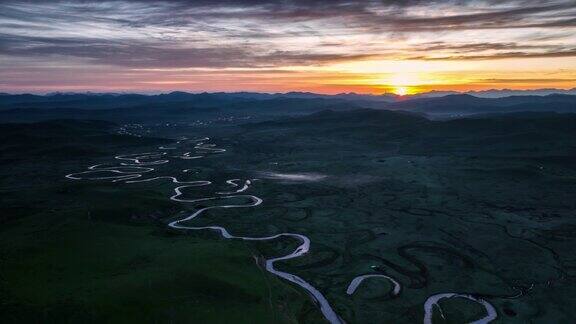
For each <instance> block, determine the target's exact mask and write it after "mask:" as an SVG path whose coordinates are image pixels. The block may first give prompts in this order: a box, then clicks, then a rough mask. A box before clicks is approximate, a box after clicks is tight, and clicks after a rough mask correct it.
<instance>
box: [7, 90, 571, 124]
mask: <svg viewBox="0 0 576 324" xmlns="http://www.w3.org/2000/svg"><path fill="white" fill-rule="evenodd" d="M507 91H508V90H494V91H492V92H490V91H488V92H482V93H474V95H471V94H447V95H446V94H445V93H440V92H435V93H428V94H421V95H416V96H405V97H399V96H394V95H362V94H355V93H344V94H338V95H323V94H315V93H309V92H289V93H275V94H269V93H254V92H236V93H224V92H218V93H188V92H171V93H166V94H156V95H143V94H117V93H54V94H48V95H34V94H0V121H1V120H4V121H15V120H16V121H26V120H44V119H54V118H80V119H102V120H114V121H124V120H140V121H145V120H151V119H161V120H171V119H174V118H179V119H185V118H188V119H190V118H192V119H193V118H200V117H201V118H213V117H219V116H237V117H239V116H251V117H258V116H277V115H305V114H310V113H314V112H318V111H321V110H326V109H331V110H336V111H343V110H352V109H359V108H372V109H381V110H382V109H384V110H402V111H409V112H415V113H420V114H426V115H429V116H432V117H459V116H463V115H464V116H466V115H477V114H497V113H516V112H559V113H576V90H565V91H564V92H566V93H574V94H556V93H555V94H545V95H544V93H546V91H548V92H549V91H553V90H540V92H535V91H532V92H521V93H522V95H514V96H505V97H495V96H496V94H504V93H507ZM531 93H539V94H531ZM479 95H483V96H479Z"/></svg>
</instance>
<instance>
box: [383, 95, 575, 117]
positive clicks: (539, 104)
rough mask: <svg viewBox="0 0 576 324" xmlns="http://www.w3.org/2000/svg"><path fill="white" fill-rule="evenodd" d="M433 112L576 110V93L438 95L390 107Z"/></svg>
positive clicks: (461, 113) (487, 112)
mask: <svg viewBox="0 0 576 324" xmlns="http://www.w3.org/2000/svg"><path fill="white" fill-rule="evenodd" d="M388 108H389V109H398V110H406V111H414V112H423V113H427V114H430V115H438V114H460V115H471V114H490V113H514V112H522V111H541V112H545V111H547V112H561V113H576V96H573V95H557V94H552V95H547V96H511V97H503V98H478V97H474V96H472V95H448V96H444V97H438V98H420V99H413V100H407V101H403V102H397V103H394V104H391V105H389V106H388Z"/></svg>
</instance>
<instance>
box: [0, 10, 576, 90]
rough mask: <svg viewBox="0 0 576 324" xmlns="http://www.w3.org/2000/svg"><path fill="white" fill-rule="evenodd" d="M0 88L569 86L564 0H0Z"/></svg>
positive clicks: (575, 75)
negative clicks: (0, 0) (0, 76)
mask: <svg viewBox="0 0 576 324" xmlns="http://www.w3.org/2000/svg"><path fill="white" fill-rule="evenodd" d="M0 60H1V61H0V74H1V75H2V76H3V77H2V78H1V79H0V90H3V91H54V90H78V91H84V90H96V91H110V90H125V91H130V90H132V91H147V90H150V91H153V90H165V89H180V90H192V91H202V90H207V91H216V90H223V91H236V90H256V91H288V90H310V91H320V92H343V91H360V92H381V91H387V90H389V89H390V88H393V87H399V86H406V87H419V88H421V89H427V90H429V89H439V90H446V89H455V90H462V89H486V88H502V87H507V88H537V87H541V88H544V87H564V88H566V87H574V86H576V1H574V0H550V1H545V0H544V1H528V0H500V1H495V0H431V1H425V0H406V1H401V0H388V1H387V0H383V1H344V0H331V1H321V0H287V1H265V0H223V1H209V0H197V1H185V0H163V1H155V0H112V1H58V0H57V1H40V0H36V1H35V0H8V1H3V2H2V3H0Z"/></svg>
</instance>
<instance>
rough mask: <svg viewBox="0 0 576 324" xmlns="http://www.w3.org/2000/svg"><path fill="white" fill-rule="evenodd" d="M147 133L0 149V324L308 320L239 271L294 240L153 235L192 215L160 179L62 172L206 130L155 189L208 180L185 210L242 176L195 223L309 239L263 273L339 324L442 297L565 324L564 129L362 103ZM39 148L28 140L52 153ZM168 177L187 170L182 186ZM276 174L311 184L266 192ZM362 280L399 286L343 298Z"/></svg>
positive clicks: (285, 296)
mask: <svg viewBox="0 0 576 324" xmlns="http://www.w3.org/2000/svg"><path fill="white" fill-rule="evenodd" d="M110 127H113V126H110ZM150 130H151V131H152V134H153V135H154V136H156V137H158V138H152V137H150V138H144V137H143V138H133V137H131V138H130V139H126V138H124V137H120V138H117V140H116V138H115V139H113V140H106V141H96V142H98V144H94V141H93V138H92V137H98V136H96V135H95V134H93V133H90V132H86V131H82V132H81V133H82V134H89V135H90V134H91V136H78V137H75V138H77V141H78V142H77V143H72V144H74V145H72V144H67V145H68V146H72V147H69V149H70V150H72V151H73V152H78V148H81V147H85V145H94V146H95V147H97V148H98V149H97V150H89V151H90V152H97V153H94V154H68V153H67V154H63V155H57V154H56V155H54V156H47V155H46V153H42V152H44V150H40V148H39V147H34V145H32V144H33V143H35V142H36V141H33V140H32V141H27V142H26V143H23V144H18V143H12V144H10V145H11V146H7V145H8V144H2V145H3V146H4V147H3V148H2V150H4V151H3V152H5V153H7V154H8V155H3V160H2V163H3V168H2V170H3V171H2V175H1V176H2V178H1V184H2V211H1V213H2V215H3V216H2V229H1V232H0V233H1V234H0V260H1V261H2V268H1V270H0V271H1V272H0V292H1V294H0V296H2V297H1V300H0V312H2V313H3V314H5V315H3V318H5V319H8V321H9V322H19V323H21V322H26V321H27V322H42V323H45V322H59V323H61V322H70V323H77V322H98V323H100V322H117V323H120V322H122V323H126V322H149V323H164V322H166V323H230V322H237V323H323V319H322V316H321V315H320V314H319V312H318V310H317V309H316V307H315V305H314V304H313V303H312V302H311V301H310V299H309V298H308V297H307V296H306V294H305V292H304V291H302V290H301V289H299V288H298V287H296V286H293V285H290V284H288V283H286V282H284V281H282V280H279V279H278V278H275V277H274V276H272V275H270V274H269V273H267V272H265V271H264V270H263V269H262V268H261V262H255V258H256V259H259V260H262V258H265V257H271V256H278V255H283V253H284V254H285V253H287V252H288V251H291V250H293V249H294V247H295V246H296V242H292V241H291V240H277V241H273V242H260V243H246V242H242V241H238V240H232V241H230V240H223V239H220V238H219V237H218V235H216V234H214V233H211V232H208V231H197V232H190V233H178V232H175V231H170V230H167V229H166V223H167V222H168V221H169V220H173V219H175V217H176V216H177V215H180V214H181V213H183V212H186V211H192V210H195V209H197V208H199V207H202V206H201V205H202V204H200V205H191V204H179V203H176V202H171V201H170V200H168V197H169V196H170V194H171V192H172V190H173V188H174V185H173V184H170V183H168V182H149V183H140V184H121V183H107V182H98V181H94V182H73V181H69V180H66V179H64V177H63V176H64V175H65V174H67V173H70V172H80V171H83V170H85V168H86V167H87V166H89V165H93V164H96V163H111V162H112V163H113V162H114V160H113V156H114V155H116V154H121V153H131V152H146V151H149V150H153V149H154V147H156V146H157V145H158V144H160V143H169V142H170V141H168V140H164V139H159V138H162V137H163V138H176V137H178V136H182V135H186V136H190V137H193V136H201V135H207V136H211V137H213V140H212V142H213V143H215V144H217V145H218V147H223V148H226V149H227V150H228V151H227V152H226V153H224V154H220V155H213V156H210V157H209V158H205V159H199V160H192V161H187V162H182V161H180V162H174V163H172V162H171V163H169V164H166V165H163V166H161V167H158V168H157V170H156V171H154V176H163V175H173V174H177V173H178V174H179V175H181V176H182V178H183V179H184V180H206V179H209V180H211V181H213V182H214V184H215V185H214V186H211V187H209V188H203V187H199V188H190V189H188V190H186V192H185V195H186V196H187V197H198V196H204V195H207V194H208V193H207V192H213V191H218V190H221V189H222V188H224V184H225V180H226V179H231V178H242V179H250V178H258V179H260V180H258V181H255V182H254V185H253V187H252V188H251V189H250V194H254V195H256V196H258V197H260V198H262V199H263V200H264V202H263V204H262V205H261V206H258V207H257V208H250V209H227V210H222V209H218V210H210V211H209V212H206V213H205V214H203V215H202V217H201V218H200V219H198V220H194V224H195V225H198V226H202V225H223V226H225V227H226V228H227V229H229V231H230V232H231V233H234V234H236V235H251V236H258V235H270V234H274V233H280V232H291V233H301V234H304V235H306V236H308V237H309V238H310V239H311V241H312V248H311V251H310V253H309V254H308V255H306V256H304V257H302V258H298V259H294V260H290V261H289V262H284V263H278V264H277V266H278V268H279V269H280V270H283V271H288V272H291V273H295V274H297V275H299V276H301V277H302V278H304V279H305V280H307V281H308V282H310V283H312V284H313V285H314V286H315V287H317V288H318V289H319V290H320V291H321V292H322V293H323V294H324V295H325V296H326V297H327V298H328V300H329V301H330V302H331V304H332V306H333V307H334V308H335V310H336V311H337V312H338V314H340V315H341V316H342V317H343V318H344V319H345V320H346V321H347V322H349V323H419V322H422V318H423V315H424V309H423V304H424V302H425V300H426V298H427V297H428V296H430V295H432V294H436V293H444V292H457V293H466V294H472V295H474V296H478V297H481V298H484V299H486V300H487V301H489V302H490V303H491V304H492V305H494V306H495V308H496V309H497V312H498V319H497V320H496V321H495V322H496V323H571V322H574V320H575V316H574V312H573V308H574V307H575V306H576V299H575V298H574V296H576V294H575V293H576V286H575V285H574V284H575V281H574V278H575V276H576V272H575V271H576V258H574V256H573V255H574V253H573V246H574V243H576V242H575V240H576V234H575V233H576V231H575V229H576V217H575V215H574V210H575V209H576V199H575V198H576V196H575V195H576V194H575V193H576V168H575V167H574V165H575V164H574V162H576V119H575V118H574V117H572V116H561V117H560V116H556V115H550V116H547V117H538V118H533V117H526V118H521V117H518V116H515V117H494V118H492V117H491V118H477V119H466V120H453V121H443V122H440V121H435V122H432V121H429V120H427V119H424V118H422V117H419V116H414V115H409V114H403V113H391V112H382V111H372V110H360V111H351V112H322V113H318V114H314V115H311V116H306V117H298V118H282V119H279V120H277V121H269V122H262V123H250V124H242V125H227V126H216V125H214V126H211V127H207V128H198V127H188V128H186V127H182V128H178V129H175V128H172V127H150ZM100 131H101V130H98V134H100V135H99V136H110V135H106V134H101V133H100ZM104 133H106V132H104ZM92 135H94V136H92ZM50 136H51V137H50V138H51V140H49V141H46V142H45V143H50V145H54V146H61V145H62V143H66V142H67V141H65V140H63V138H64V137H60V140H55V139H54V138H58V136H53V135H50ZM114 136H116V135H114ZM84 137H87V138H84ZM2 143H7V141H3V142H2ZM43 145H44V144H43ZM38 146H40V145H38ZM42 147H44V146H42ZM17 149H20V150H25V151H26V152H28V153H27V154H21V153H18V152H19V151H15V150H17ZM47 151H49V152H52V150H49V149H48V150H47ZM10 152H12V153H10ZM39 152H40V153H39ZM24 156H26V158H24ZM4 157H5V158H4ZM184 168H193V169H194V172H191V173H189V174H186V175H184V174H183V173H181V170H182V169H184ZM278 174H299V175H302V174H304V175H316V176H322V177H320V178H314V179H316V180H313V181H312V180H310V181H304V180H281V179H278V178H274V175H278ZM259 264H260V266H259ZM370 273H381V274H386V275H388V276H391V277H393V278H396V280H397V281H398V282H400V284H401V285H402V290H401V293H400V294H399V295H398V296H392V295H391V294H390V290H391V285H390V283H389V282H388V281H385V280H378V279H371V280H370V281H367V282H366V283H364V284H363V285H362V286H361V287H360V288H359V289H358V290H357V292H356V293H355V294H354V295H352V296H349V295H347V294H346V287H347V285H348V284H349V283H350V281H351V280H352V279H353V278H354V277H356V276H358V275H361V274H370ZM442 313H443V315H444V318H442V317H441V316H440V313H439V312H435V315H434V323H468V322H471V321H474V320H477V319H479V318H481V317H483V316H484V310H483V308H482V307H480V306H479V305H478V304H476V303H473V302H471V301H468V300H464V299H451V300H446V301H442Z"/></svg>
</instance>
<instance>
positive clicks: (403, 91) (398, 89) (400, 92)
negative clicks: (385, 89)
mask: <svg viewBox="0 0 576 324" xmlns="http://www.w3.org/2000/svg"><path fill="white" fill-rule="evenodd" d="M393 92H394V94H396V95H399V96H405V95H407V94H408V88H407V87H396V88H394V91H393Z"/></svg>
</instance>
